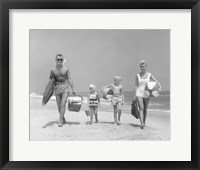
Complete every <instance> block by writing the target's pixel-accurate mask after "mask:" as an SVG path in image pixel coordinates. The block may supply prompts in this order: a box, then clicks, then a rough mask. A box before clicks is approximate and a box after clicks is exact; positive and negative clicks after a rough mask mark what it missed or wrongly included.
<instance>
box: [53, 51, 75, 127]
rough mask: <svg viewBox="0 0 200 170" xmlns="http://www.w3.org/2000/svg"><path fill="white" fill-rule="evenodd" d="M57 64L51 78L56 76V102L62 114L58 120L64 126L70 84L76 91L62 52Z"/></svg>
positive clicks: (57, 57) (57, 58)
mask: <svg viewBox="0 0 200 170" xmlns="http://www.w3.org/2000/svg"><path fill="white" fill-rule="evenodd" d="M55 60H56V66H55V67H54V68H53V69H52V70H51V71H50V76H49V78H50V79H52V78H55V87H54V88H55V96H56V102H57V106H58V112H59V114H60V116H59V120H58V126H59V127H62V125H63V123H66V120H65V117H64V114H65V106H66V102H67V98H68V94H69V85H70V87H71V89H72V91H73V93H75V91H74V85H73V81H72V79H71V76H70V71H69V68H68V67H66V66H64V58H63V55H62V54H57V55H56V59H55Z"/></svg>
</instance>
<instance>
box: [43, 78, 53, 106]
mask: <svg viewBox="0 0 200 170" xmlns="http://www.w3.org/2000/svg"><path fill="white" fill-rule="evenodd" d="M54 86H55V79H54V78H52V79H51V80H50V81H49V83H48V84H47V85H46V87H45V91H44V94H43V98H42V106H44V105H45V104H47V102H48V101H49V99H50V98H51V96H52V95H53V92H54Z"/></svg>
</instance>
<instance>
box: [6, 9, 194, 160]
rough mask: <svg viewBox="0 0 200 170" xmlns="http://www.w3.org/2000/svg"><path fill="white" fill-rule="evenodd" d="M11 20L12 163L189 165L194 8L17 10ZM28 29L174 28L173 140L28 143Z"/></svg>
mask: <svg viewBox="0 0 200 170" xmlns="http://www.w3.org/2000/svg"><path fill="white" fill-rule="evenodd" d="M9 19H10V23H9V37H10V40H9V42H10V46H9V47H10V56H9V57H10V59H9V61H10V63H9V67H10V75H9V76H10V96H9V98H10V104H9V108H10V113H9V118H10V120H9V128H10V139H9V140H10V141H9V142H10V144H9V146H10V147H9V151H10V153H9V156H10V158H9V159H10V161H191V10H183V9H181V10H153V9H150V10H134V9H132V10H131V9H129V10H123V9H122V10H86V9H85V10H72V9H70V10H68V9H66V10H21V9H20V10H19V9H14V10H10V16H9ZM29 29H170V30H171V31H170V49H171V51H170V54H171V55H170V78H171V80H170V82H171V84H170V95H171V99H170V109H171V113H170V119H171V141H99V142H98V141H29ZM158 64H159V63H158ZM133 130H134V128H133ZM141 133H142V131H141ZM90 148H93V149H92V153H91V150H90Z"/></svg>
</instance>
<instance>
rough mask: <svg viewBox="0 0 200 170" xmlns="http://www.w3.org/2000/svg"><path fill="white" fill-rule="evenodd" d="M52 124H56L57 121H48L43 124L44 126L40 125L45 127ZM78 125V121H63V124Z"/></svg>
mask: <svg viewBox="0 0 200 170" xmlns="http://www.w3.org/2000/svg"><path fill="white" fill-rule="evenodd" d="M54 124H58V121H50V122H48V123H47V124H45V125H44V126H42V128H46V127H49V126H52V125H54ZM66 124H67V125H80V124H81V123H80V122H64V123H63V125H66Z"/></svg>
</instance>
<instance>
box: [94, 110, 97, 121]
mask: <svg viewBox="0 0 200 170" xmlns="http://www.w3.org/2000/svg"><path fill="white" fill-rule="evenodd" d="M97 112H98V108H97V107H95V110H94V115H95V122H96V123H98V114H97Z"/></svg>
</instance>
